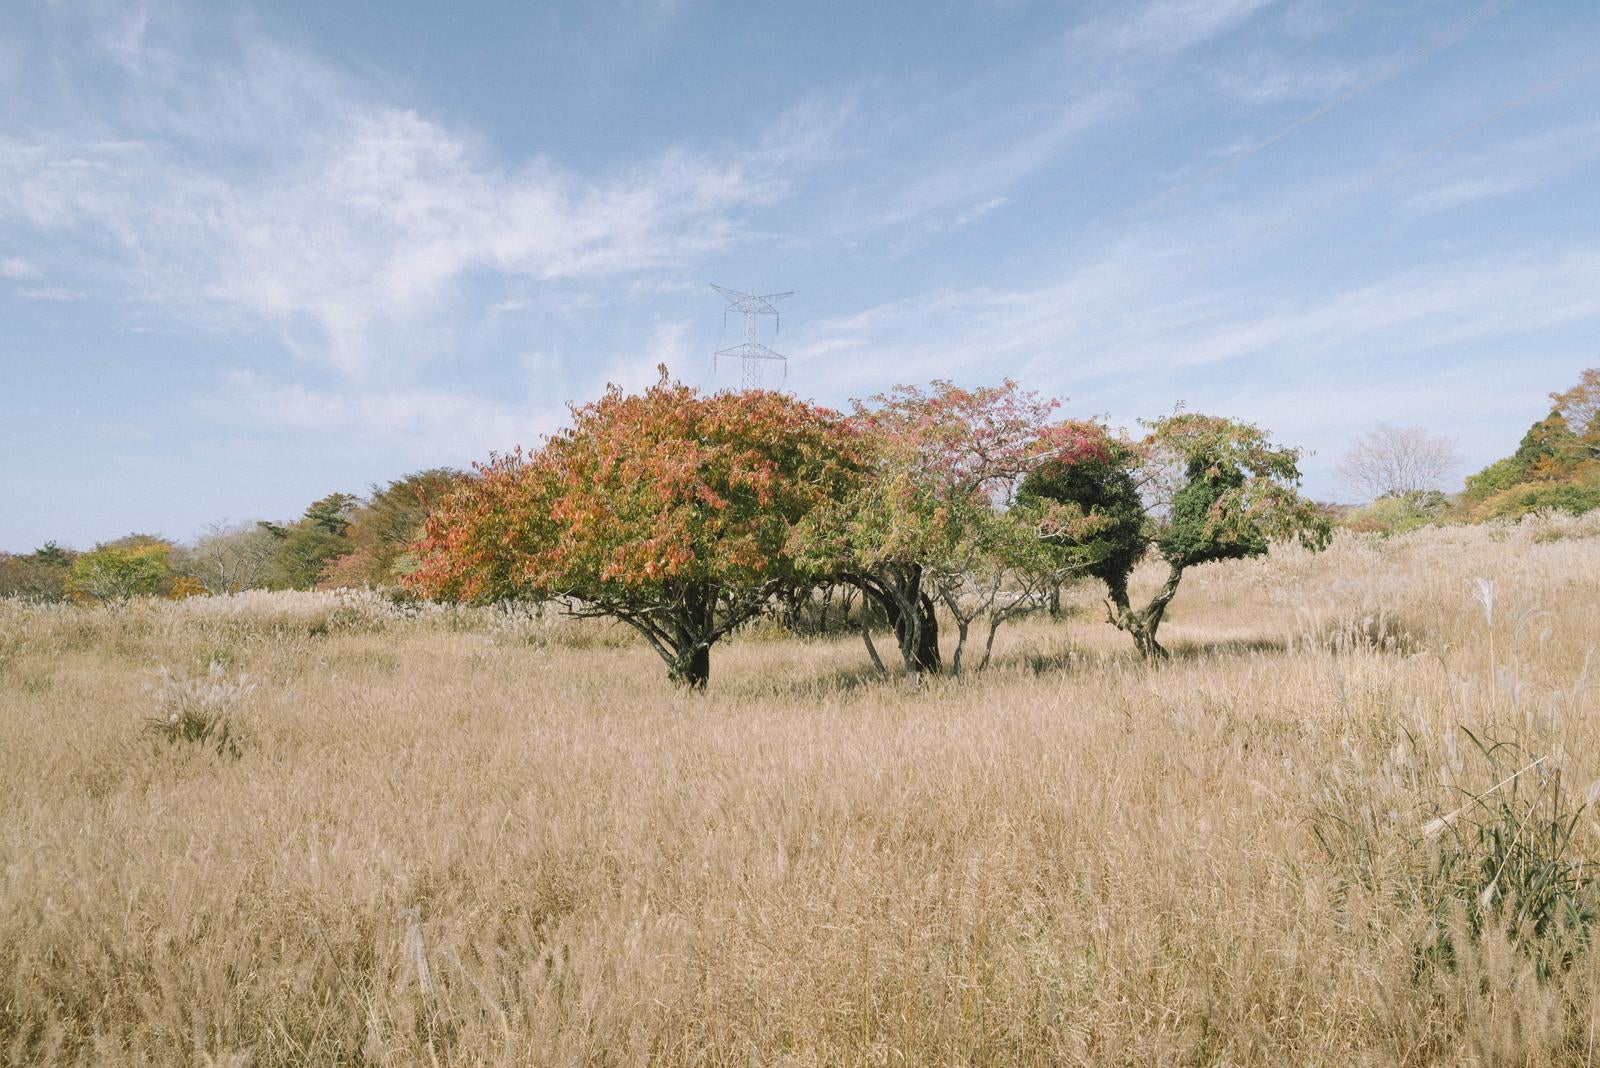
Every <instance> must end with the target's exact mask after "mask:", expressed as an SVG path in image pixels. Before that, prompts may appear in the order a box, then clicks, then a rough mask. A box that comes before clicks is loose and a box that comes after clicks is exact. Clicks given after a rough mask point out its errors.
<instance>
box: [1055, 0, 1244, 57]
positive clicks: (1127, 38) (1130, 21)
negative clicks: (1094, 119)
mask: <svg viewBox="0 0 1600 1068" xmlns="http://www.w3.org/2000/svg"><path fill="white" fill-rule="evenodd" d="M1272 2H1273V0H1153V2H1150V3H1144V4H1141V5H1138V6H1136V7H1134V8H1133V10H1132V11H1131V12H1129V13H1124V14H1122V15H1120V16H1118V17H1116V18H1112V19H1107V20H1105V21H1103V22H1099V23H1095V24H1093V25H1090V26H1088V27H1086V28H1085V29H1084V30H1083V33H1082V36H1083V37H1084V38H1086V39H1088V40H1089V41H1092V42H1093V43H1095V44H1097V45H1099V46H1101V47H1105V48H1111V49H1119V50H1126V51H1153V52H1158V53H1170V52H1180V51H1182V50H1184V49H1186V48H1191V47H1193V46H1195V45H1197V44H1199V43H1201V42H1202V41H1205V40H1208V39H1210V38H1212V37H1215V36H1217V35H1218V34H1220V33H1223V32H1224V31H1226V30H1230V29H1232V28H1234V27H1235V26H1237V25H1239V24H1240V23H1242V22H1244V21H1245V20H1247V19H1248V18H1250V16H1252V15H1254V14H1256V13H1257V12H1258V11H1260V10H1261V9H1262V8H1265V7H1267V6H1268V5H1269V4H1271V3H1272Z"/></svg>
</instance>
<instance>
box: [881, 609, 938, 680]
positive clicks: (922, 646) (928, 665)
mask: <svg viewBox="0 0 1600 1068" xmlns="http://www.w3.org/2000/svg"><path fill="white" fill-rule="evenodd" d="M917 608H918V611H917V614H916V616H915V618H913V617H912V615H911V614H910V613H909V612H906V611H905V610H904V609H902V608H901V607H900V606H899V605H898V604H897V603H895V604H892V605H885V609H886V610H887V611H889V618H890V619H891V620H892V621H893V622H894V636H895V640H896V641H898V642H899V643H900V655H901V656H902V657H904V658H905V662H906V669H907V670H908V671H911V672H912V673H913V674H919V673H921V672H924V671H930V672H933V673H935V674H937V673H938V672H939V671H940V670H941V669H942V668H943V667H944V661H943V659H942V658H941V657H940V656H939V617H938V616H936V615H934V611H933V598H931V597H929V596H928V595H927V594H923V595H922V596H921V598H920V599H919V601H918V603H917Z"/></svg>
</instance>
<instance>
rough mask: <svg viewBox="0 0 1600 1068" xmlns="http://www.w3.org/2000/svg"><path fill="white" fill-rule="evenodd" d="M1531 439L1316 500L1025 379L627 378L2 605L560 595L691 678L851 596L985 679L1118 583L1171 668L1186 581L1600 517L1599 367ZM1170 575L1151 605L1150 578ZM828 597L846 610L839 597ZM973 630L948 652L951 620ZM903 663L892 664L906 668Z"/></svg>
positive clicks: (1175, 435)
mask: <svg viewBox="0 0 1600 1068" xmlns="http://www.w3.org/2000/svg"><path fill="white" fill-rule="evenodd" d="M1551 397H1552V401H1553V406H1552V409H1551V411H1550V414H1549V415H1548V416H1546V417H1545V418H1544V419H1541V420H1539V421H1538V422H1537V423H1535V424H1534V425H1533V427H1532V428H1530V430H1529V431H1528V433H1527V434H1526V435H1525V436H1524V438H1523V440H1522V442H1521V444H1520V445H1519V447H1518V448H1517V450H1516V451H1515V452H1514V453H1513V454H1512V455H1511V456H1508V457H1507V458H1505V459H1503V460H1500V461H1497V462H1496V463H1493V464H1491V465H1489V466H1488V467H1487V468H1485V469H1484V470H1482V471H1480V472H1478V473H1476V474H1474V475H1472V476H1471V477H1469V478H1468V479H1467V480H1466V487H1465V489H1464V490H1463V491H1462V492H1461V493H1459V494H1456V495H1454V496H1447V495H1446V494H1444V493H1443V492H1440V491H1439V490H1438V489H1437V485H1438V484H1439V483H1440V481H1441V480H1442V478H1443V477H1445V475H1446V474H1447V473H1448V472H1449V470H1450V468H1451V466H1452V465H1453V464H1457V463H1459V460H1458V459H1457V458H1456V457H1455V455H1454V450H1453V447H1452V446H1451V445H1450V443H1449V442H1448V441H1445V440H1443V439H1436V438H1432V437H1430V436H1429V435H1427V434H1426V433H1424V432H1423V431H1420V430H1394V429H1393V428H1379V430H1377V431H1374V432H1373V433H1371V434H1368V435H1366V436H1365V437H1363V438H1362V439H1360V440H1359V441H1358V442H1357V443H1356V445H1355V447H1354V448H1352V450H1351V452H1350V453H1349V454H1348V455H1347V456H1346V458H1345V461H1344V462H1343V463H1342V464H1341V473H1342V475H1343V476H1344V477H1345V479H1346V482H1347V484H1348V485H1351V486H1353V487H1355V488H1356V489H1357V492H1358V493H1359V495H1360V496H1362V497H1363V498H1364V499H1367V500H1369V501H1370V502H1371V503H1369V504H1367V505H1365V506H1363V507H1360V508H1355V509H1340V508H1337V507H1334V506H1327V505H1318V504H1315V503H1314V502H1311V501H1308V500H1306V499H1305V498H1304V497H1302V496H1301V495H1300V493H1299V483H1300V470H1299V467H1298V463H1299V456H1300V454H1299V451H1298V450H1296V449H1294V448H1291V447H1287V446H1283V445H1280V444H1277V443H1275V442H1273V441H1272V440H1271V439H1270V438H1269V436H1268V435H1267V434H1266V433H1265V432H1264V431H1263V430H1261V429H1260V428H1258V427H1256V426H1253V425H1251V424H1248V423H1243V422H1240V421H1238V420H1234V419H1229V418H1226V417H1222V416H1215V415H1202V414H1196V413H1189V412H1183V411H1181V410H1180V411H1178V412H1176V413H1174V414H1171V415H1167V416H1162V417H1159V418H1154V419H1151V420H1148V421H1146V422H1144V423H1143V424H1142V427H1143V429H1142V431H1141V432H1139V433H1135V434H1130V433H1128V432H1127V431H1124V430H1114V429H1113V428H1111V427H1109V426H1107V425H1105V424H1104V423H1102V422H1098V421H1094V420H1071V419H1062V418H1059V417H1058V416H1057V415H1056V410H1057V408H1058V403H1057V402H1056V401H1055V400H1053V399H1051V398H1048V397H1043V396H1040V395H1038V394H1036V393H1033V392H1030V391H1027V390H1024V389H1022V388H1021V387H1019V386H1018V385H1017V384H1016V383H1014V382H1010V381H1007V382H1005V383H1004V384H1002V385H1001V386H998V387H991V388H982V389H962V388H958V387H956V386H954V385H953V384H951V383H949V382H943V381H935V382H934V383H932V384H931V386H929V387H927V388H920V387H912V386H901V387H896V388H895V389H894V390H892V391H890V392H889V393H887V394H883V395H880V396H877V397H873V398H870V399H867V400H864V401H855V402H852V405H851V408H850V410H848V411H846V412H836V411H831V410H829V409H826V408H822V407H818V406H816V405H812V404H809V403H805V402H802V401H799V400H797V399H795V398H793V397H790V396H787V395H784V394H779V393H774V392H769V391H762V390H750V391H744V392H733V391H726V392H721V393H715V394H704V393H701V392H699V391H697V390H694V389H692V388H689V387H686V386H683V385H681V384H676V383H672V382H670V381H669V380H668V378H667V376H666V372H665V370H664V369H663V371H662V378H661V380H660V381H659V382H657V383H656V385H654V386H652V387H651V388H649V389H647V390H645V391H644V392H643V393H640V394H625V393H623V392H622V391H621V390H619V389H615V388H613V389H611V390H608V391H607V393H606V394H605V396H604V397H602V398H601V399H600V400H598V401H596V402H593V403H591V404H588V405H584V406H582V407H577V408H575V409H574V410H573V420H572V425H571V426H570V427H569V428H568V429H566V430H564V431H562V432H561V433H559V434H556V435H555V436H554V437H552V438H550V439H548V440H547V441H546V442H545V444H544V445H543V446H542V447H541V448H539V449H538V450H537V451H535V452H532V453H523V452H521V451H518V452H516V453H513V454H510V455H504V456H495V457H491V458H490V459H489V461H488V462H486V463H484V464H481V465H478V466H477V467H476V468H475V470H474V471H472V472H470V473H464V472H458V471H452V470H446V469H437V470H430V471H423V472H418V473H416V474H412V475H407V476H405V477H404V478H401V479H397V480H395V481H393V482H391V483H389V484H388V485H386V486H382V487H377V486H375V487H373V488H372V490H371V492H370V493H369V494H368V495H367V496H366V497H358V496H356V495H353V494H348V493H333V494H329V495H328V496H326V497H323V498H321V499H319V500H317V501H314V502H312V503H311V504H310V505H309V506H308V507H307V508H306V510H305V512H304V513H303V514H302V515H301V516H300V517H299V518H298V519H295V520H293V521H289V522H283V523H274V522H256V523H249V524H240V525H234V526H220V525H219V526H215V527H213V528H211V529H209V530H207V531H206V532H205V533H204V534H203V535H202V536H201V537H199V538H197V539H196V540H195V541H194V543H193V544H189V545H178V544H175V543H173V542H171V541H168V540H165V539H162V538H158V537H153V536H149V535H139V534H135V535H130V536H128V537H125V538H121V539H118V540H117V541H113V542H108V543H105V544H102V545H98V546H96V547H95V548H94V549H92V550H90V551H87V552H81V553H76V552H72V551H70V550H66V549H63V548H61V547H59V546H56V545H54V544H47V545H45V546H44V547H43V548H41V549H38V550H36V551H35V552H33V553H28V554H21V555H3V554H0V596H21V597H26V598H33V599H40V600H64V599H70V600H75V601H82V602H119V601H125V600H127V599H129V598H133V597H138V596H165V597H186V596H196V595H203V594H225V593H236V592H240V591H243V590H249V589H311V588H318V587H320V588H341V587H376V588H387V589H390V590H393V591H395V592H396V593H397V594H398V595H402V596H408V597H424V598H431V599H438V600H456V601H471V602H496V601H505V600H534V601H542V602H554V603H558V604H561V605H563V606H565V607H566V608H567V609H568V610H569V611H571V612H573V613H575V614H578V615H595V616H606V617H609V618H612V619H615V620H618V621H620V622H622V623H624V624H626V625H628V626H630V627H632V628H633V629H634V630H635V631H637V632H638V633H639V634H640V635H641V636H642V637H643V638H644V639H645V641H646V642H647V643H648V644H649V645H650V646H651V648H653V649H654V650H655V651H656V652H657V653H658V654H659V655H660V656H661V658H662V659H663V661H664V662H665V663H666V665H667V669H668V674H669V676H670V677H671V678H673V679H674V680H676V681H678V682H682V683H685V684H687V685H690V686H701V685H704V683H705V681H706V679H707V678H708V677H709V673H710V651H711V648H712V646H713V645H715V643H716V642H717V641H719V640H720V639H721V638H722V637H724V636H725V635H727V634H728V633H730V632H731V631H733V630H734V629H736V628H738V627H739V626H741V625H743V624H744V623H746V622H748V621H750V620H752V619H754V618H756V617H757V616H760V615H762V614H764V613H767V612H769V611H777V612H779V613H780V614H784V615H786V616H788V617H789V618H791V619H792V618H795V617H796V616H797V615H798V614H799V609H800V608H801V607H803V606H805V605H807V604H809V603H811V600H812V599H813V597H820V598H827V597H829V596H831V594H832V592H833V591H839V590H846V591H849V594H850V595H851V597H852V598H854V599H856V603H857V604H858V605H859V606H860V608H861V610H860V611H858V612H857V613H856V618H857V621H858V622H859V623H860V624H861V625H862V638H863V641H864V644H865V646H866V648H867V651H868V654H869V655H870V657H871V659H872V661H873V662H874V663H876V664H877V665H878V666H879V667H880V668H883V657H882V656H881V655H880V653H879V651H878V649H877V647H876V646H875V645H874V642H873V635H872V632H871V630H870V628H869V627H868V626H867V622H868V621H869V620H873V621H876V622H877V623H878V624H880V625H882V626H884V627H885V628H886V629H887V630H889V631H891V632H892V634H893V636H894V642H895V646H896V651H897V652H898V654H899V658H900V660H901V662H902V663H903V665H904V667H905V670H906V671H907V672H909V673H912V674H923V673H931V672H939V671H943V670H947V669H948V670H952V671H960V670H961V668H962V665H963V656H964V655H966V650H967V648H968V641H969V638H972V639H973V640H974V641H975V642H977V643H981V648H982V650H983V652H982V654H981V659H980V663H981V662H982V660H986V659H987V650H988V649H989V648H990V647H991V646H992V643H993V640H994V634H995V631H996V629H997V628H998V627H999V626H1001V624H1003V623H1004V622H1005V621H1007V620H1009V619H1012V618H1015V617H1017V616H1019V615H1021V614H1023V613H1026V612H1029V611H1033V610H1035V609H1038V608H1041V607H1044V606H1046V605H1048V604H1050V603H1051V602H1052V600H1053V599H1054V598H1055V597H1056V596H1057V594H1058V592H1059V590H1060V588H1061V587H1062V585H1063V584H1064V583H1067V582H1071V581H1075V580H1080V579H1089V580H1094V581H1096V582H1098V583H1099V584H1100V585H1101V586H1102V587H1103V589H1104V592H1105V595H1106V596H1105V605H1106V613H1107V618H1108V620H1109V621H1110V622H1111V623H1112V624H1113V625H1115V626H1117V627H1118V628H1120V629H1122V630H1123V631H1125V632H1127V633H1128V634H1129V635H1130V637H1131V638H1132V639H1133V641H1134V643H1135V644H1136V646H1137V647H1138V649H1139V650H1140V651H1141V652H1142V653H1143V654H1145V655H1146V656H1152V657H1158V656H1161V655H1164V654H1163V650H1162V648H1161V646H1160V644H1159V641H1158V639H1157V632H1158V629H1159V628H1160V625H1161V622H1162V619H1163V616H1164V613H1165V611H1166V607H1167V605H1168V604H1169V603H1170V602H1171V600H1172V598H1173V597H1174V595H1175V594H1176V592H1177V590H1178V586H1179V583H1180V582H1181V580H1182V577H1183V575H1184V573H1185V571H1186V569H1188V568H1191V567H1194V566H1197V565H1200V564H1205V563H1208V562H1212V561H1217V560H1226V559H1237V558H1241V557H1249V556H1256V555H1259V554H1262V553H1264V552H1266V551H1267V548H1268V545H1269V543H1270V542H1271V541H1272V540H1274V539H1282V538H1289V537H1297V538H1299V539H1300V540H1301V541H1303V542H1305V543H1306V544H1309V545H1312V546H1317V545H1320V544H1322V543H1323V542H1324V541H1325V540H1326V537H1327V536H1328V534H1329V532H1330V530H1331V529H1332V527H1333V526H1334V525H1336V524H1339V523H1342V524H1343V525H1345V526H1347V527H1350V528H1352V529H1355V530H1357V531H1373V532H1377V533H1384V534H1387V533H1394V532H1398V531H1403V530H1407V529H1411V528H1413V527H1416V526H1420V525H1423V524H1427V523H1440V522H1463V521H1465V522H1472V521H1484V520H1491V519H1505V518H1515V517H1518V516H1521V515H1525V514H1528V513H1531V512H1544V511H1552V510H1560V511H1567V512H1574V513H1581V512H1585V511H1588V510H1591V509H1594V508H1596V507H1600V417H1597V409H1600V369H1590V370H1588V371H1585V372H1584V373H1583V376H1582V378H1581V380H1580V381H1579V382H1578V383H1577V384H1576V385H1575V386H1573V387H1572V388H1570V389H1568V390H1565V391H1562V392H1558V393H1554V394H1552V395H1551ZM1152 559H1153V560H1155V561H1157V562H1159V563H1160V564H1161V565H1162V566H1164V568H1165V573H1166V577H1165V580H1164V582H1163V583H1162V584H1161V586H1160V587H1159V588H1158V589H1157V590H1156V592H1155V593H1154V594H1153V595H1152V596H1151V597H1149V598H1148V599H1146V600H1144V601H1142V603H1141V602H1136V601H1135V600H1134V598H1133V596H1132V594H1131V592H1130V587H1129V577H1130V575H1131V574H1132V571H1133V569H1134V567H1135V566H1136V565H1138V564H1139V563H1141V562H1142V561H1145V560H1152ZM823 603H826V601H825V600H824V602H823ZM941 621H943V623H942V625H944V626H947V627H948V626H953V627H954V628H955V630H956V641H955V644H954V651H953V654H952V656H951V658H950V661H949V662H948V664H947V663H946V661H945V659H944V656H943V653H942V651H941V647H940V626H941ZM885 670H886V669H885Z"/></svg>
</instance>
